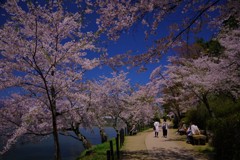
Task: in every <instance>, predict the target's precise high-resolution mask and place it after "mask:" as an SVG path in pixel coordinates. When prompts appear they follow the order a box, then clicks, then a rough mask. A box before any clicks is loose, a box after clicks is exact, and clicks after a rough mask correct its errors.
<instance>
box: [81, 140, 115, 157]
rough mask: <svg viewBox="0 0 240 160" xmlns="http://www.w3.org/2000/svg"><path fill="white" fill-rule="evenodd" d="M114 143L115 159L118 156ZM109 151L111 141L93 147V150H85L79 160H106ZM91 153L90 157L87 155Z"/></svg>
mask: <svg viewBox="0 0 240 160" xmlns="http://www.w3.org/2000/svg"><path fill="white" fill-rule="evenodd" d="M112 141H113V150H114V154H115V155H114V157H117V155H116V141H115V139H113V140H112ZM107 150H110V144H109V141H107V142H105V143H102V144H99V145H96V146H93V147H92V148H91V149H88V150H85V151H84V152H82V153H81V155H80V157H79V158H78V159H77V160H105V159H106V158H107ZM88 152H90V154H89V155H87V153H88Z"/></svg>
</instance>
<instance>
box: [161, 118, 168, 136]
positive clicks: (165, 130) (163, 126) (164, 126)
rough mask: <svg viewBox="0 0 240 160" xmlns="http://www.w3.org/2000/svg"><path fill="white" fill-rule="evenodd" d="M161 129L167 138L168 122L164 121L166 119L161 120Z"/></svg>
mask: <svg viewBox="0 0 240 160" xmlns="http://www.w3.org/2000/svg"><path fill="white" fill-rule="evenodd" d="M162 131H163V137H164V138H167V131H168V124H167V122H166V119H164V120H163V123H162Z"/></svg>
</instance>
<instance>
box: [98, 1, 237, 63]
mask: <svg viewBox="0 0 240 160" xmlns="http://www.w3.org/2000/svg"><path fill="white" fill-rule="evenodd" d="M97 2H98V6H99V9H98V11H97V13H99V14H100V17H99V19H98V20H97V23H98V24H99V25H100V29H101V30H104V31H106V33H107V35H108V37H109V38H110V39H113V40H117V39H118V38H119V37H120V36H121V33H123V32H124V33H126V31H133V30H134V29H133V28H134V26H137V27H139V28H140V27H142V28H141V29H144V33H145V35H146V39H148V40H150V41H151V40H152V41H153V42H154V43H153V44H152V46H151V47H149V48H148V51H147V52H145V53H140V54H137V55H136V54H134V55H133V56H131V55H129V54H125V55H121V56H119V55H117V56H116V57H115V58H113V59H111V61H108V63H110V64H111V63H112V64H115V65H116V64H118V65H119V64H121V63H122V61H124V62H125V63H122V64H126V63H130V64H132V65H139V64H142V63H143V64H144V63H146V62H147V63H149V62H156V61H157V62H158V61H159V58H161V56H162V54H164V53H166V52H167V51H168V49H170V48H173V47H176V46H179V45H182V44H186V43H188V42H190V41H191V35H193V33H198V32H199V31H202V30H203V29H204V30H206V29H208V28H206V27H205V26H206V25H208V26H209V27H211V28H213V29H214V30H215V31H216V32H218V31H219V30H220V28H221V26H222V25H223V24H224V22H225V21H227V20H228V19H229V18H231V17H235V16H237V17H239V11H238V6H239V1H228V0H226V1H225V0H224V1H221V0H214V1H209V0H200V1H194V0H190V1H181V0H171V1H169V0H166V1H156V0H136V1H135V0H122V1H104V0H99V1H97ZM166 21H167V22H169V23H165V22H166ZM140 25H142V26H140ZM121 59H122V61H120V60H121ZM126 60H127V61H126ZM120 62H121V63H120Z"/></svg>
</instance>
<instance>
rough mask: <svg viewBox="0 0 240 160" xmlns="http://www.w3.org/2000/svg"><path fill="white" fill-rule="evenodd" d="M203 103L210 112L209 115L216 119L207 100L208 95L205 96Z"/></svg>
mask: <svg viewBox="0 0 240 160" xmlns="http://www.w3.org/2000/svg"><path fill="white" fill-rule="evenodd" d="M202 97H203V103H204V104H205V106H206V108H207V110H208V113H209V115H210V117H211V118H215V114H214V112H213V110H212V108H211V107H210V105H209V103H208V99H207V96H206V95H203V96H202Z"/></svg>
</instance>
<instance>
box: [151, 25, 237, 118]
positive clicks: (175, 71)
mask: <svg viewBox="0 0 240 160" xmlns="http://www.w3.org/2000/svg"><path fill="white" fill-rule="evenodd" d="M227 33H228V34H220V35H219V38H218V39H219V41H220V44H221V45H222V46H224V48H225V49H224V52H223V54H221V55H220V56H218V57H215V56H211V55H208V54H203V53H202V54H200V55H202V56H200V57H198V58H180V57H172V58H169V60H170V64H169V65H168V66H167V67H166V69H165V70H164V71H161V70H160V68H157V69H155V70H154V71H153V72H152V75H151V79H152V83H151V85H150V86H152V87H153V88H155V91H156V93H159V92H160V93H161V94H162V95H161V96H162V98H163V102H164V103H168V102H169V101H170V102H171V105H172V106H174V105H175V103H174V102H177V105H178V107H180V108H182V109H184V108H185V109H187V108H188V107H192V106H195V105H196V104H198V103H199V102H202V103H203V104H204V105H205V106H206V108H207V109H208V111H209V114H210V115H211V116H212V117H215V115H214V113H213V111H212V108H211V106H210V104H209V101H208V98H209V96H211V95H213V94H215V95H216V94H221V93H224V94H230V95H231V97H233V98H235V99H239V81H240V78H239V47H238V46H236V44H237V43H238V41H239V28H237V29H234V30H231V31H227ZM166 90H168V92H166Z"/></svg>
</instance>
